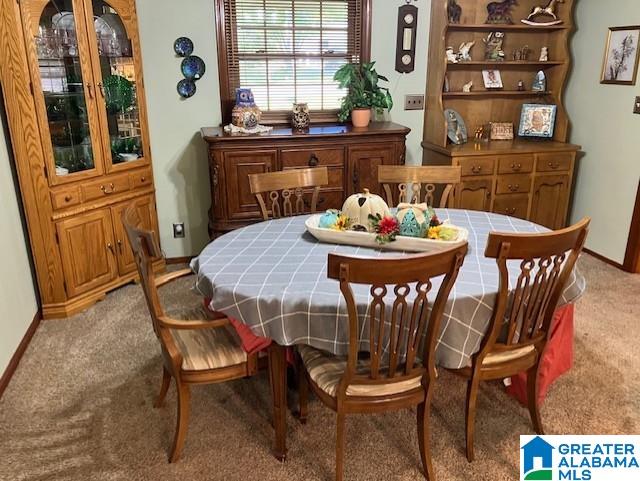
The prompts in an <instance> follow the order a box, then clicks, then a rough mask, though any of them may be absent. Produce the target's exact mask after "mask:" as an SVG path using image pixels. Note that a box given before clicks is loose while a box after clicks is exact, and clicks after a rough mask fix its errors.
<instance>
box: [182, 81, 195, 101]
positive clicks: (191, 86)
mask: <svg viewBox="0 0 640 481" xmlns="http://www.w3.org/2000/svg"><path fill="white" fill-rule="evenodd" d="M178 93H179V94H180V97H182V98H184V99H188V98H189V97H193V95H194V94H195V93H196V83H195V82H194V81H193V80H189V79H182V80H180V82H178Z"/></svg>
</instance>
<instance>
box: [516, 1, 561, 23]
mask: <svg viewBox="0 0 640 481" xmlns="http://www.w3.org/2000/svg"><path fill="white" fill-rule="evenodd" d="M559 3H564V0H549V3H547V5H546V6H542V5H538V6H536V7H533V8H532V9H531V13H530V14H529V16H528V17H527V18H526V19H525V20H522V23H526V24H527V25H558V24H559V23H562V20H559V19H558V16H557V15H556V7H557V6H558V4H559ZM541 15H546V16H549V17H551V18H553V21H552V22H545V23H543V22H535V21H533V19H535V18H536V17H539V16H541Z"/></svg>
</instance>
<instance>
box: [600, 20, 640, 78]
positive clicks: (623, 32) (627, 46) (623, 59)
mask: <svg viewBox="0 0 640 481" xmlns="http://www.w3.org/2000/svg"><path fill="white" fill-rule="evenodd" d="M639 41H640V25H638V26H633V27H611V28H610V29H609V34H608V37H607V48H606V51H605V54H604V62H603V64H602V78H601V79H600V83H603V84H619V85H635V84H636V77H637V74H638V60H640V48H638V42H639Z"/></svg>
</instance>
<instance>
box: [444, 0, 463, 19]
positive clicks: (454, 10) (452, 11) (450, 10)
mask: <svg viewBox="0 0 640 481" xmlns="http://www.w3.org/2000/svg"><path fill="white" fill-rule="evenodd" d="M447 15H448V17H449V23H460V17H461V16H462V7H461V6H460V5H458V3H457V2H456V0H449V3H448V4H447Z"/></svg>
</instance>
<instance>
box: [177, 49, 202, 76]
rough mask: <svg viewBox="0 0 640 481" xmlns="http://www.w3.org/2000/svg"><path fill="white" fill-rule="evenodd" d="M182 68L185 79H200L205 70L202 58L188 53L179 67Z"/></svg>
mask: <svg viewBox="0 0 640 481" xmlns="http://www.w3.org/2000/svg"><path fill="white" fill-rule="evenodd" d="M180 68H181V69H182V75H184V77H185V78H186V79H190V80H200V79H201V78H202V76H203V75H204V72H205V69H206V67H205V65H204V60H202V59H201V58H200V57H198V56H197V55H190V56H188V57H186V58H185V59H184V60H183V61H182V65H181V67H180Z"/></svg>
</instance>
